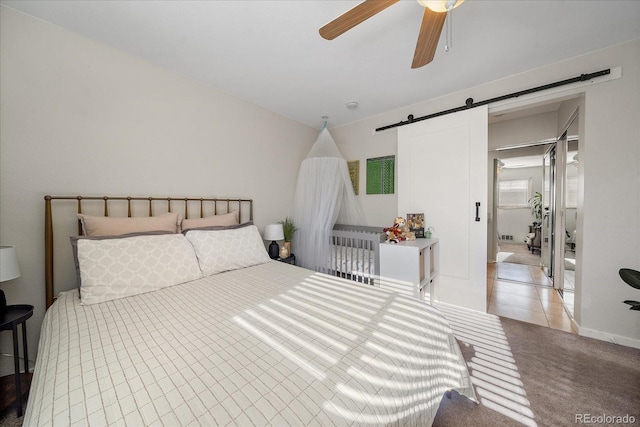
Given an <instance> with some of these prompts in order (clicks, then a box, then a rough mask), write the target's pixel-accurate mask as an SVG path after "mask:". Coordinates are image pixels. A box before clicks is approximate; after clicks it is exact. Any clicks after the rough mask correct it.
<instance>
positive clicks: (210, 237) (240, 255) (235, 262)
mask: <svg viewBox="0 0 640 427" xmlns="http://www.w3.org/2000/svg"><path fill="white" fill-rule="evenodd" d="M185 236H187V239H188V240H189V241H190V242H191V244H192V245H193V248H194V249H195V251H196V256H197V257H198V263H199V264H200V270H202V273H203V274H204V275H205V276H211V275H212V274H217V273H222V272H223V271H229V270H236V269H238V268H244V267H251V266H252V265H257V264H264V263H267V262H269V261H271V258H269V255H268V254H267V250H266V249H265V247H264V243H263V242H262V237H261V236H260V233H259V232H258V227H256V226H255V225H247V226H246V227H240V228H235V229H229V230H190V231H187V232H186V234H185Z"/></svg>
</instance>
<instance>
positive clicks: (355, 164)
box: [347, 160, 360, 196]
mask: <svg viewBox="0 0 640 427" xmlns="http://www.w3.org/2000/svg"><path fill="white" fill-rule="evenodd" d="M347 166H348V167H349V177H350V178H351V185H353V191H354V192H355V193H356V196H357V195H358V190H359V189H360V160H352V161H350V162H347Z"/></svg>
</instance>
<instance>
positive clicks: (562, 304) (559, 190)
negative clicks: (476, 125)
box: [487, 100, 579, 332]
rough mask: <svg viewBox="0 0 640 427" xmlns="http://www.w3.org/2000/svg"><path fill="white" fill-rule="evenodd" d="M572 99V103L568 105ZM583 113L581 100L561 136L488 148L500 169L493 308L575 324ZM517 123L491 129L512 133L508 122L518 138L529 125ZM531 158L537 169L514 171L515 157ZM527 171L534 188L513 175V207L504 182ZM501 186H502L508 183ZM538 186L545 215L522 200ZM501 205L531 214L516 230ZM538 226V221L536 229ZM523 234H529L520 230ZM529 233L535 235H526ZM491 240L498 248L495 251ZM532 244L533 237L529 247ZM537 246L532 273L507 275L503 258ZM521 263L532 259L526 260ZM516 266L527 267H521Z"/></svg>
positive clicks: (497, 173) (559, 324)
mask: <svg viewBox="0 0 640 427" xmlns="http://www.w3.org/2000/svg"><path fill="white" fill-rule="evenodd" d="M569 104H570V103H569V102H568V103H567V104H565V105H564V106H563V107H566V106H568V105H569ZM571 104H574V105H577V104H578V101H577V100H576V101H573V102H572V103H571ZM564 111H567V108H564V110H563V111H562V112H561V111H558V107H556V109H555V110H553V111H551V115H553V117H554V118H555V119H556V121H557V118H558V116H562V115H563V114H562V113H563V112H564ZM577 116H578V115H577V107H575V112H574V114H573V115H572V116H571V120H569V122H568V124H567V125H566V126H565V127H564V129H565V131H563V132H562V135H561V136H560V137H554V138H550V139H547V140H543V139H542V138H541V139H540V140H538V142H529V143H520V144H518V143H514V144H512V145H509V146H507V145H504V146H498V147H499V148H494V149H493V151H490V152H489V160H490V163H489V165H490V167H491V166H492V164H493V169H494V174H493V181H492V180H491V176H490V177H489V179H490V183H492V184H493V191H492V194H491V193H490V198H491V199H492V200H493V202H492V205H493V206H492V207H493V221H490V229H491V230H492V231H491V234H490V241H489V242H488V247H489V254H492V255H494V257H495V258H491V261H490V263H489V267H488V272H489V274H488V279H487V280H488V283H492V282H493V286H489V287H488V295H489V298H488V311H489V312H490V313H493V314H497V315H503V316H506V317H512V318H516V319H518V320H523V321H526V322H530V323H536V324H539V325H543V326H544V325H546V326H551V327H554V326H553V325H555V326H556V327H559V328H561V329H563V330H566V331H570V332H571V331H574V329H573V324H572V319H571V317H572V315H573V295H574V294H573V290H574V289H575V270H576V267H577V266H576V261H575V258H576V257H575V250H576V247H577V243H578V242H577V241H576V239H577V238H578V237H579V236H576V229H577V227H576V220H577V217H578V214H577V206H578V204H577V202H576V200H577V195H578V194H579V191H578V179H577V177H578V176H579V174H578V172H577V166H578V165H579V163H578V162H579V155H578V138H577V134H578V125H577V123H578V120H577ZM521 117H523V116H521ZM507 120H509V119H507ZM514 122H515V123H517V124H518V125H520V124H522V122H517V120H514ZM531 122H535V120H531ZM518 125H510V126H506V125H505V126H503V128H498V129H497V130H494V131H493V132H492V131H491V130H490V134H492V133H493V134H495V135H498V136H500V135H501V134H503V133H506V132H504V130H505V129H507V130H509V131H510V132H509V137H513V139H514V141H518V138H520V140H521V141H522V140H526V139H524V138H526V136H525V137H523V136H522V135H520V134H519V132H520V128H524V126H518ZM550 128H551V132H553V133H552V135H553V134H554V133H555V134H557V133H556V132H557V130H556V129H558V128H560V129H562V127H558V126H551V127H550ZM525 132H526V129H525ZM525 157H528V158H529V161H530V164H529V166H530V167H537V170H538V172H537V175H536V174H535V173H532V172H529V173H526V172H527V170H526V169H521V170H520V171H519V172H517V173H516V174H515V175H514V172H513V168H514V163H519V164H520V167H521V168H524V167H526V166H527V165H526V164H525V162H524V159H523V158H525ZM510 171H511V172H510ZM517 175H519V176H517ZM527 178H531V180H532V184H530V187H529V188H528V189H527V186H526V182H522V181H521V182H520V183H519V184H518V183H513V182H512V183H510V184H509V185H507V186H506V187H507V188H511V189H512V191H514V192H516V193H517V192H518V191H520V195H519V199H518V198H517V197H516V201H513V200H512V201H511V203H510V204H512V205H513V206H506V205H508V204H509V203H504V201H501V200H500V196H501V194H500V193H501V191H500V190H501V189H500V187H499V181H500V180H511V181H513V180H516V179H525V180H526V179H527ZM516 184H517V185H516ZM490 188H492V187H490ZM502 190H503V191H504V188H503V189H502ZM526 191H529V194H528V195H527V196H524V195H525V194H527V193H526ZM537 193H539V196H540V213H539V215H535V214H534V212H533V209H532V207H533V206H532V205H531V204H527V205H524V204H523V202H522V201H523V199H525V198H526V197H532V196H533V195H535V194H537ZM506 195H507V196H514V195H515V194H511V195H509V194H508V193H507V194H506ZM518 200H519V202H518ZM529 200H531V199H529ZM501 205H502V212H503V213H504V212H508V213H509V215H510V216H511V217H513V216H514V215H515V212H518V210H519V212H520V215H521V216H524V217H527V216H528V219H525V223H524V224H523V223H522V222H521V223H520V224H519V225H517V227H516V228H517V230H516V231H513V228H511V229H510V225H509V222H508V221H507V222H505V215H502V214H501V212H500V210H501V209H500V206H501ZM526 221H528V222H526ZM536 225H537V226H538V227H539V230H537V232H536V230H535V227H536ZM491 227H493V228H491ZM525 227H526V230H525ZM523 230H524V231H523ZM518 233H520V234H519V235H518ZM523 233H524V234H525V236H523V235H522V234H523ZM527 234H529V235H531V236H535V238H534V239H532V240H527V237H528V236H526V235H527ZM537 236H539V239H540V240H539V242H535V240H536V239H537V238H538V237H537ZM492 240H493V242H494V243H493V245H494V248H495V249H494V252H492V250H491V248H492ZM512 241H513V243H512ZM529 243H533V244H532V245H531V247H529ZM532 248H533V255H535V256H537V259H534V261H533V262H531V264H536V265H533V266H528V267H525V268H530V269H532V271H533V272H534V273H533V274H531V273H530V274H529V277H526V275H523V274H519V275H518V274H514V275H511V276H509V275H508V274H505V273H507V272H508V271H509V270H514V269H515V267H513V266H511V265H505V264H504V263H505V261H506V262H509V261H511V263H512V264H513V261H514V260H517V257H518V249H519V251H520V252H521V253H523V252H524V253H525V254H527V256H529V255H532V253H531V252H532V251H531V249H532ZM543 258H544V260H543ZM493 261H495V262H493ZM521 262H522V264H526V263H527V262H526V261H524V260H521ZM517 268H518V269H520V271H522V268H523V267H517ZM545 273H547V274H548V275H549V276H550V277H548V276H547V274H545ZM536 282H538V283H536ZM541 282H542V283H541ZM569 314H571V316H569Z"/></svg>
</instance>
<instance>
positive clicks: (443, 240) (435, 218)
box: [397, 106, 488, 312]
mask: <svg viewBox="0 0 640 427" xmlns="http://www.w3.org/2000/svg"><path fill="white" fill-rule="evenodd" d="M487 118H488V110H487V107H486V106H484V107H477V108H473V109H469V110H465V111H462V112H459V113H455V114H449V115H446V116H442V117H437V118H433V119H429V120H426V121H423V122H418V123H414V124H412V125H408V126H403V127H401V128H399V129H398V161H397V163H398V216H406V214H407V213H421V212H424V215H425V226H431V227H433V228H434V229H435V231H434V233H433V235H434V237H438V238H439V239H440V243H439V244H440V262H439V264H440V265H439V268H440V274H439V280H438V287H437V289H436V290H435V299H436V300H438V301H440V302H444V303H448V304H455V305H459V306H463V307H466V308H470V309H473V310H479V311H483V312H484V311H486V306H487V296H486V295H487V286H486V280H487V162H488V160H487V159H488V146H487V133H488V122H487ZM477 203H479V206H476V204H477Z"/></svg>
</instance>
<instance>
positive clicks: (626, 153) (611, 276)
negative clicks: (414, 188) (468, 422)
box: [331, 40, 640, 347]
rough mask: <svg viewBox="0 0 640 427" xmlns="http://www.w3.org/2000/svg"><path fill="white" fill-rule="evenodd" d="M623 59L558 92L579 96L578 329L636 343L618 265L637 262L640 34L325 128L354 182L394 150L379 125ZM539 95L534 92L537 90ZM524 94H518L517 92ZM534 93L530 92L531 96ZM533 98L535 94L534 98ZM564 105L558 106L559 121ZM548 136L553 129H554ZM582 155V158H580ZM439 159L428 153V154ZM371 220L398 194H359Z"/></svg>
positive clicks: (637, 325)
mask: <svg viewBox="0 0 640 427" xmlns="http://www.w3.org/2000/svg"><path fill="white" fill-rule="evenodd" d="M617 66H621V67H622V77H621V78H619V79H614V80H610V81H606V82H603V83H596V84H591V85H587V86H582V87H580V88H577V87H576V88H574V87H565V88H563V89H562V91H561V92H559V93H558V94H557V96H558V97H561V98H562V99H567V98H572V97H573V98H576V97H580V96H581V95H582V94H584V97H583V98H580V100H579V101H578V104H582V105H583V108H582V110H581V116H580V136H581V141H582V145H581V147H580V156H581V162H580V164H581V168H583V169H582V171H581V173H582V179H583V184H584V185H583V195H582V203H583V205H582V207H583V209H582V211H583V214H582V218H581V217H578V225H577V227H578V230H579V232H580V233H582V235H581V236H580V239H581V240H580V242H581V243H580V245H579V247H578V248H577V256H578V257H580V258H581V262H580V264H579V265H582V268H580V269H579V270H580V271H576V280H578V281H579V282H580V283H578V287H579V289H578V290H577V291H576V297H577V298H578V299H579V300H577V301H576V319H577V321H578V322H579V324H580V333H581V334H582V335H587V336H593V337H596V338H599V339H603V340H607V341H609V340H610V341H614V342H618V343H623V344H626V345H632V346H635V347H640V316H638V315H637V313H635V312H632V311H629V310H628V309H627V307H625V305H623V304H622V303H621V302H622V301H623V300H625V299H638V293H637V292H638V291H637V290H634V289H633V288H631V287H630V286H627V285H626V284H625V283H624V282H622V281H621V280H620V278H619V276H618V270H619V269H620V268H622V267H629V268H635V269H640V96H639V94H640V40H634V41H631V42H628V43H623V44H620V45H617V46H613V47H610V48H608V49H604V50H601V51H597V52H593V53H590V54H587V55H583V56H580V57H576V58H572V59H569V60H567V61H564V62H561V63H557V64H553V65H550V66H547V67H543V68H540V69H536V70H532V71H529V72H526V73H522V74H519V75H515V76H512V77H508V78H505V79H502V80H499V81H496V82H491V83H487V84H484V85H482V86H477V87H474V88H470V89H468V90H465V91H463V92H458V93H453V94H450V95H447V96H444V97H441V98H437V99H433V100H429V101H425V102H423V103H420V104H416V105H411V106H407V107H404V108H401V109H398V110H394V111H390V112H388V113H385V114H381V115H378V116H375V117H370V118H367V119H364V120H361V121H359V122H356V123H351V124H349V125H345V126H341V127H337V128H334V129H331V132H332V135H333V137H334V139H335V141H336V143H337V144H338V146H339V148H340V150H341V151H342V153H343V154H344V155H345V157H347V158H348V159H349V160H361V168H362V170H361V173H360V176H361V178H360V179H361V181H360V187H361V188H363V187H364V185H365V182H364V180H365V174H364V160H365V159H367V158H369V157H375V156H379V155H388V154H396V153H397V140H396V131H395V130H390V131H385V132H380V133H378V134H375V135H374V134H373V130H374V129H375V128H377V127H380V126H384V125H387V124H390V123H396V122H398V121H401V120H406V118H407V116H408V115H409V114H413V115H414V116H416V117H419V116H422V115H426V114H431V113H435V112H438V111H441V110H446V109H450V108H454V107H458V106H460V105H463V104H464V101H465V99H467V98H468V97H472V98H473V99H475V100H476V101H481V100H485V99H489V98H492V97H496V96H500V95H504V94H507V93H511V92H515V91H519V90H523V89H527V88H530V87H535V86H539V85H542V84H546V83H550V82H554V81H558V80H563V79H566V78H570V77H574V76H576V75H580V74H582V73H589V72H594V71H599V70H601V69H604V68H610V67H617ZM536 96H537V97H538V98H536V99H539V95H536ZM526 100H527V97H523V98H522V99H520V100H518V101H517V102H519V103H522V102H525V101H526ZM532 102H533V101H532ZM536 102H538V101H536ZM568 110H569V108H562V109H561V111H559V115H558V118H557V124H556V127H555V129H552V130H553V131H557V127H558V126H562V125H563V124H564V123H565V122H566V119H567V117H560V113H562V114H570V112H571V111H568ZM554 136H555V135H554ZM583 159H584V161H583ZM431 161H437V159H428V161H427V162H426V164H425V167H428V162H431ZM358 197H359V199H360V200H361V201H362V205H363V207H364V208H365V210H366V211H367V219H368V222H369V224H372V225H378V224H387V223H389V221H391V220H392V218H393V217H394V216H395V215H396V211H397V196H396V195H387V196H367V195H365V194H361V195H360V196H358Z"/></svg>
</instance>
